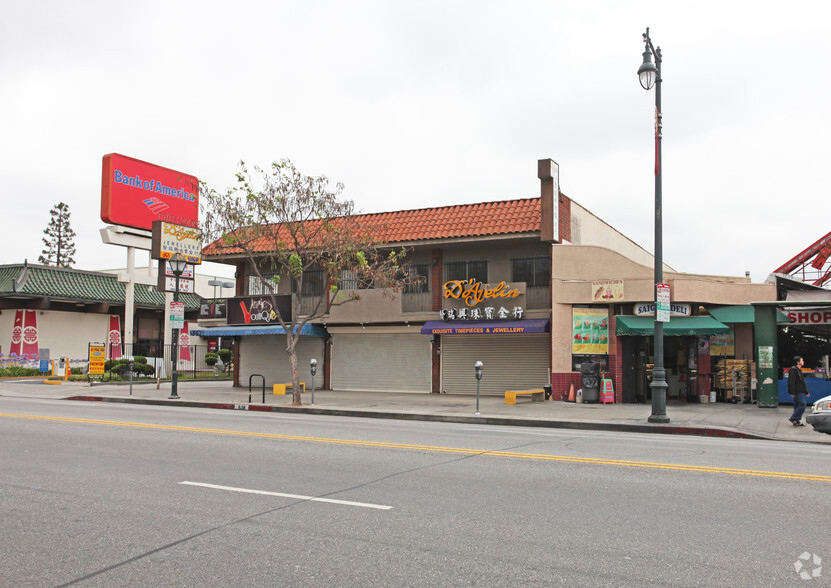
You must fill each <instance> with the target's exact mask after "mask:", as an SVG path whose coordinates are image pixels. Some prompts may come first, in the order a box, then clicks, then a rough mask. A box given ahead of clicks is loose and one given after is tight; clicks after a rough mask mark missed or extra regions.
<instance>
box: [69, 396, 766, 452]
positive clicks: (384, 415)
mask: <svg viewBox="0 0 831 588" xmlns="http://www.w3.org/2000/svg"><path fill="white" fill-rule="evenodd" d="M64 400H74V401H91V402H118V403H122V404H144V405H158V406H181V407H187V408H216V409H222V410H248V411H257V412H280V413H292V414H314V415H328V416H343V417H354V418H373V419H393V420H409V421H430V422H438V423H463V424H474V425H501V426H509V427H538V428H548V429H576V430H589V431H617V432H621V433H654V434H666V435H694V436H699V437H722V438H733V439H763V440H767V441H775V440H777V439H776V438H775V437H768V436H765V435H758V434H754V433H746V432H744V431H738V430H735V429H729V428H719V427H711V426H702V427H691V426H676V425H661V424H654V425H653V424H637V425H635V424H626V423H605V422H596V421H555V420H540V419H514V418H507V417H482V416H454V415H437V414H425V413H417V412H413V413H410V412H380V411H367V410H350V409H342V408H317V407H315V406H309V405H306V406H271V405H265V404H255V403H251V404H249V403H247V402H240V403H232V402H195V401H190V400H160V399H149V398H116V397H109V396H91V395H77V396H70V397H67V398H64Z"/></svg>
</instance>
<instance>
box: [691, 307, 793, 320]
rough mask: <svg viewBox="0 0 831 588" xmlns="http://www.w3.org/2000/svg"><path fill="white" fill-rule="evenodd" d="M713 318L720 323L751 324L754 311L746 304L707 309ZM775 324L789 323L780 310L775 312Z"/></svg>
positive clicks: (754, 316) (754, 314)
mask: <svg viewBox="0 0 831 588" xmlns="http://www.w3.org/2000/svg"><path fill="white" fill-rule="evenodd" d="M707 310H708V311H709V312H710V314H711V315H713V318H714V319H716V320H717V321H719V322H722V323H752V322H755V321H756V309H754V308H753V307H752V306H751V305H749V304H747V305H744V306H722V307H721V308H707ZM776 322H777V323H790V322H791V321H790V320H788V317H787V316H785V315H784V314H782V311H781V310H777V311H776Z"/></svg>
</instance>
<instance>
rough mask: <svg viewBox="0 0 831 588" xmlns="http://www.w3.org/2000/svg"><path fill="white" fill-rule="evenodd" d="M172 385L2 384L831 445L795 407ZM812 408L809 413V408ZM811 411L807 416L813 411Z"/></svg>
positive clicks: (21, 392)
mask: <svg viewBox="0 0 831 588" xmlns="http://www.w3.org/2000/svg"><path fill="white" fill-rule="evenodd" d="M170 389H171V385H170V383H169V382H163V383H162V384H161V387H160V388H158V389H157V388H156V384H155V383H151V384H145V383H142V384H134V385H133V387H132V395H131V394H130V386H129V385H126V384H94V385H92V386H90V384H88V383H85V382H84V383H81V382H62V383H61V384H60V385H50V384H43V383H40V381H38V380H29V381H20V380H15V381H12V380H0V396H5V397H26V398H52V399H67V400H77V401H80V400H88V401H107V402H123V403H137V404H157V405H167V406H182V407H204V408H218V409H229V410H257V411H273V412H293V413H309V414H328V415H337V416H352V417H364V418H389V419H408V420H425V421H426V420H429V421H444V422H456V423H474V424H491V425H507V426H529V427H551V428H565V429H594V430H606V431H621V432H641V433H667V434H686V435H708V436H718V437H737V438H752V439H775V440H780V441H803V442H811V443H827V444H831V435H824V434H821V433H816V432H815V431H814V430H813V428H812V427H810V426H805V427H794V426H792V425H791V424H790V423H789V422H788V417H789V416H790V415H791V412H792V410H793V409H792V407H791V406H790V405H781V406H779V407H778V408H759V407H758V406H756V405H755V404H728V403H714V404H691V403H690V404H688V403H669V404H668V405H667V416H669V418H670V422H669V423H668V424H652V423H649V422H648V417H649V415H650V414H651V406H650V405H648V404H609V405H603V404H576V403H570V402H560V401H557V402H544V403H539V402H537V403H532V402H530V401H528V400H521V401H519V403H518V404H516V405H508V404H505V401H504V398H503V397H501V396H482V397H481V398H480V400H479V415H478V416H477V415H476V414H475V411H476V397H475V395H470V396H468V395H444V394H406V393H389V392H342V391H339V392H332V391H329V390H315V392H314V404H311V402H312V399H311V396H312V394H311V390H308V391H307V392H306V393H305V394H303V403H304V405H303V406H302V407H297V406H291V397H290V396H275V395H273V394H271V391H270V389H268V388H267V389H266V394H265V402H263V392H262V388H261V387H260V388H259V389H254V390H253V391H252V394H251V402H250V404H249V393H248V388H233V387H232V386H231V382H228V381H222V382H210V381H209V382H190V381H188V382H179V384H178V393H179V397H180V399H179V400H169V399H168V396H169V395H170ZM808 410H810V408H809V409H808ZM806 414H807V413H806Z"/></svg>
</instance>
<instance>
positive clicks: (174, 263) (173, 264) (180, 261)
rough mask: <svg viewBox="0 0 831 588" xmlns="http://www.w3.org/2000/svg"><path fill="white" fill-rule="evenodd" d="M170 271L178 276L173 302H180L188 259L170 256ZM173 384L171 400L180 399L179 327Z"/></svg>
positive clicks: (175, 347) (174, 332)
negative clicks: (180, 281) (181, 279)
mask: <svg viewBox="0 0 831 588" xmlns="http://www.w3.org/2000/svg"><path fill="white" fill-rule="evenodd" d="M168 263H170V271H172V272H173V275H174V276H176V287H175V288H174V289H173V302H179V277H180V276H181V275H182V272H183V271H185V266H187V261H186V260H185V258H184V257H182V256H181V255H180V254H178V253H176V254H175V255H173V257H171V258H170V261H169V262H168ZM171 382H172V384H171V387H170V396H168V399H170V400H178V399H179V394H178V386H179V329H173V374H172V380H171Z"/></svg>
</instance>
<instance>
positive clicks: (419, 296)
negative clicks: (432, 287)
mask: <svg viewBox="0 0 831 588" xmlns="http://www.w3.org/2000/svg"><path fill="white" fill-rule="evenodd" d="M432 309H433V299H432V297H431V296H430V292H406V293H404V294H403V295H402V296H401V310H402V312H430V311H431V310H432Z"/></svg>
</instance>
